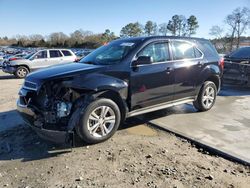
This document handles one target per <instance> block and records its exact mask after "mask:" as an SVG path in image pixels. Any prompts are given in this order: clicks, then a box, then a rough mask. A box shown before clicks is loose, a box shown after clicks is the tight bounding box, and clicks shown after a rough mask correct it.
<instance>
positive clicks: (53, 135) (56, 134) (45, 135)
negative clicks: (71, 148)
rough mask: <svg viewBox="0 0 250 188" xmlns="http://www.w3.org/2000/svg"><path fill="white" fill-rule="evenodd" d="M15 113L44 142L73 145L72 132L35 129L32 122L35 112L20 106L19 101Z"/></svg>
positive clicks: (25, 106)
mask: <svg viewBox="0 0 250 188" xmlns="http://www.w3.org/2000/svg"><path fill="white" fill-rule="evenodd" d="M17 111H18V112H19V113H20V115H21V116H22V118H23V120H24V121H25V122H26V123H27V124H28V125H29V126H30V127H31V128H32V129H33V130H34V131H35V132H36V133H37V134H38V136H39V137H41V138H42V139H44V140H48V141H51V142H54V143H57V144H65V143H73V140H74V138H73V137H74V133H73V131H58V130H50V129H44V128H43V127H42V126H41V127H37V126H35V125H34V120H35V117H36V114H35V112H34V111H33V110H32V108H29V107H28V106H27V105H23V104H21V101H20V99H18V101H17Z"/></svg>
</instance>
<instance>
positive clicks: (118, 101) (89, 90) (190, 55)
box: [17, 36, 222, 143]
mask: <svg viewBox="0 0 250 188" xmlns="http://www.w3.org/2000/svg"><path fill="white" fill-rule="evenodd" d="M221 76H222V66H221V65H220V59H219V56H218V54H217V51H216V50H215V48H214V47H213V46H212V45H211V43H210V42H209V41H208V40H205V39H198V38H180V37H156V36H154V37H139V38H129V39H119V40H115V41H112V42H110V43H109V44H107V45H104V46H102V47H100V48H98V49H97V50H95V51H94V52H92V53H90V54H89V55H87V56H86V57H85V58H83V59H82V60H81V61H80V63H71V64H67V65H60V66H54V67H50V68H47V69H43V70H39V71H37V72H34V73H31V74H29V75H28V76H27V78H26V79H25V82H24V84H23V87H22V88H21V90H20V92H19V95H20V97H19V100H18V102H17V108H18V111H19V112H20V113H21V115H22V116H23V118H24V120H25V121H26V122H27V123H28V124H29V125H30V126H31V127H32V128H33V129H34V130H35V131H36V132H37V133H38V134H39V135H40V136H41V137H43V138H45V139H48V140H51V141H54V142H58V143H61V142H65V141H67V140H69V139H70V137H71V136H72V135H73V133H75V132H76V133H77V134H78V136H79V137H80V138H81V139H82V140H84V141H85V142H87V143H98V142H101V141H104V140H106V139H108V138H110V137H111V136H112V135H113V134H114V133H115V131H116V130H117V129H118V127H119V125H120V124H121V123H122V122H123V121H124V120H125V119H126V118H128V117H132V116H136V115H139V114H144V113H147V112H152V111H155V110H160V109H163V108H167V107H171V106H174V105H178V104H183V103H189V102H193V104H194V106H195V108H196V109H197V110H198V111H207V110H209V109H210V108H212V106H213V105H214V103H215V99H216V95H217V93H218V91H219V89H220V83H221V81H220V80H221Z"/></svg>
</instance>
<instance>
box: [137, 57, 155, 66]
mask: <svg viewBox="0 0 250 188" xmlns="http://www.w3.org/2000/svg"><path fill="white" fill-rule="evenodd" d="M152 63H153V58H152V57H151V56H139V57H138V58H137V60H135V61H134V62H133V66H135V67H136V66H137V65H149V64H152Z"/></svg>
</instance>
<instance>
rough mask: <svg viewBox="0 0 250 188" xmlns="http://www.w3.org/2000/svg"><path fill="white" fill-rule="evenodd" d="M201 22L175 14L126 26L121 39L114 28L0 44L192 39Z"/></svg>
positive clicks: (93, 45) (8, 40)
mask: <svg viewBox="0 0 250 188" xmlns="http://www.w3.org/2000/svg"><path fill="white" fill-rule="evenodd" d="M198 27H199V25H198V20H197V18H196V17H195V16H194V15H191V16H190V17H189V18H188V19H186V17H185V16H183V15H174V16H173V17H172V18H171V19H170V20H169V21H168V22H167V23H162V24H159V25H158V24H157V23H156V22H153V21H150V20H149V21H147V22H146V23H145V25H143V24H141V23H139V22H135V23H129V24H127V25H125V26H124V27H122V29H121V31H120V36H116V35H115V34H114V32H112V31H110V29H106V30H105V31H104V32H103V33H100V34H94V33H93V32H91V31H88V30H82V29H79V30H76V31H74V32H73V33H71V34H70V35H66V34H65V33H63V32H54V33H51V34H50V35H48V36H43V35H40V34H33V35H30V36H25V35H16V36H15V37H12V38H8V37H3V38H0V45H2V46H3V45H9V46H20V47H70V48H97V47H99V46H101V45H103V44H105V43H108V42H109V41H111V40H114V39H117V38H126V37H136V36H151V35H175V36H192V35H194V34H195V33H196V30H197V28H198Z"/></svg>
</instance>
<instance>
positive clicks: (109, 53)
mask: <svg viewBox="0 0 250 188" xmlns="http://www.w3.org/2000/svg"><path fill="white" fill-rule="evenodd" d="M135 46H136V44H135V42H124V41H115V42H112V43H110V44H108V45H104V46H102V47H100V48H98V49H96V50H95V51H93V52H92V53H90V54H89V55H87V56H86V57H84V58H83V59H82V60H81V61H80V62H81V63H88V64H96V65H111V64H116V63H119V62H120V61H121V60H122V59H124V58H125V57H126V56H127V55H128V54H129V53H130V52H131V50H132V49H133V48H135Z"/></svg>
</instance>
